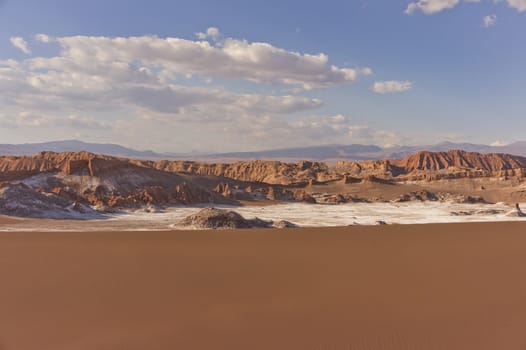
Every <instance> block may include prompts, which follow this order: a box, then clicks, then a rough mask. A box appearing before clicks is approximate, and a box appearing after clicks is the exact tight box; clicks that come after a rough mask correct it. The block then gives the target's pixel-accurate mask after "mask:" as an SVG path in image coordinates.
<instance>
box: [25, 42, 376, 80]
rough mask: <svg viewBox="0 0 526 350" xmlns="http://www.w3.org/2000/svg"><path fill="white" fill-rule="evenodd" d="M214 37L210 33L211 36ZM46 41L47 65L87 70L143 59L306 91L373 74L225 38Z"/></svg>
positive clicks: (179, 70)
mask: <svg viewBox="0 0 526 350" xmlns="http://www.w3.org/2000/svg"><path fill="white" fill-rule="evenodd" d="M207 35H208V34H207ZM38 38H39V40H40V41H43V42H49V41H52V40H55V41H57V42H58V43H59V44H60V45H61V47H62V53H61V55H60V56H57V57H52V58H50V59H45V58H40V59H39V60H35V62H34V63H35V65H39V66H41V68H43V69H46V68H48V69H55V68H60V67H61V66H62V65H68V66H71V67H73V66H75V67H76V68H77V69H83V70H86V69H88V68H93V67H96V66H101V65H109V64H111V63H112V62H128V63H129V62H139V63H141V64H142V65H144V66H146V67H148V68H152V67H159V66H161V67H162V68H163V69H164V70H166V71H168V72H171V73H172V74H196V75H200V76H204V77H220V78H227V79H243V80H249V81H254V82H258V83H261V82H265V83H281V84H285V85H298V86H302V87H303V88H304V89H314V88H324V87H331V86H336V85H341V84H349V83H353V82H355V81H356V79H357V78H358V76H359V75H368V74H370V73H371V70H370V69H368V68H356V69H354V68H339V67H336V66H334V65H331V64H329V58H328V56H327V55H325V54H317V55H312V54H301V53H298V52H293V51H287V50H284V49H281V48H277V47H274V46H272V45H271V44H268V43H261V42H255V43H249V42H247V41H246V40H238V39H231V38H228V39H225V40H224V41H223V42H222V43H221V46H220V47H216V46H212V45H211V44H210V43H208V42H206V41H191V40H186V39H180V38H165V39H163V38H158V37H150V36H143V37H128V38H110V37H88V36H74V37H60V38H50V37H47V36H44V35H39V36H38Z"/></svg>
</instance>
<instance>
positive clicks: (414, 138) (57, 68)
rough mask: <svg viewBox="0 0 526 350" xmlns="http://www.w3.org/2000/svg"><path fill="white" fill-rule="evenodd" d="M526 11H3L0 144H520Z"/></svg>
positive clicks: (316, 6)
mask: <svg viewBox="0 0 526 350" xmlns="http://www.w3.org/2000/svg"><path fill="white" fill-rule="evenodd" d="M525 62H526V0H478V1H477V0H412V1H411V0H389V1H387V0H346V1H331V0H324V1H308V0H301V1H296V0H294V1H286V0H281V1H276V0H266V1H249V0H244V1H242V0H223V1H217V0H215V1H213V0H189V1H175V0H174V1H160V0H149V1H134V0H126V1H124V0H112V1H108V0H105V1H101V0H91V1H76V0H46V1H42V0H0V143H32V142H44V141H52V140H66V139H78V140H82V141H86V142H97V143H107V142H110V143H118V144H121V145H125V146H129V147H133V148H135V149H150V150H155V151H162V152H230V151H252V150H263V149H274V148H285V147H301V146H313V145H324V144H355V143H361V144H374V145H379V146H393V145H429V144H434V143H438V142H442V141H452V142H472V143H483V144H495V145H497V144H506V143H511V142H514V141H519V140H526V136H525V131H526V63H525Z"/></svg>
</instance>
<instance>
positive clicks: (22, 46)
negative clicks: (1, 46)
mask: <svg viewBox="0 0 526 350" xmlns="http://www.w3.org/2000/svg"><path fill="white" fill-rule="evenodd" d="M9 40H10V41H11V44H12V45H13V46H14V47H16V48H17V49H19V50H20V51H22V52H23V53H25V54H26V55H29V54H30V53H31V50H30V49H29V46H28V45H27V42H26V41H25V40H24V38H22V37H19V36H13V37H11V38H10V39H9Z"/></svg>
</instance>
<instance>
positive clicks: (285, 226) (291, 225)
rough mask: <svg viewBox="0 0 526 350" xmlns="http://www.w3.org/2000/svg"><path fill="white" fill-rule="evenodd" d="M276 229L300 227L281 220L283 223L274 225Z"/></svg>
mask: <svg viewBox="0 0 526 350" xmlns="http://www.w3.org/2000/svg"><path fill="white" fill-rule="evenodd" d="M274 227H275V228H296V227H299V226H298V225H296V224H294V223H292V222H290V221H286V220H281V221H278V222H276V223H275V224H274Z"/></svg>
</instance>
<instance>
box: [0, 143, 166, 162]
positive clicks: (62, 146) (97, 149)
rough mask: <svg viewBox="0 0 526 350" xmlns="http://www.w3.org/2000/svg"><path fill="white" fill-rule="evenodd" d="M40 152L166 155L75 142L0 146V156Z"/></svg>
mask: <svg viewBox="0 0 526 350" xmlns="http://www.w3.org/2000/svg"><path fill="white" fill-rule="evenodd" d="M41 151H53V152H78V151H87V152H92V153H100V154H107V155H110V156H115V157H126V158H152V159H156V158H166V157H167V155H165V154H160V153H156V152H153V151H137V150H134V149H131V148H126V147H123V146H120V145H116V144H111V143H87V142H82V141H77V140H65V141H52V142H44V143H26V144H18V145H11V144H0V154H1V155H16V156H22V155H35V154H37V153H39V152H41Z"/></svg>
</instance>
